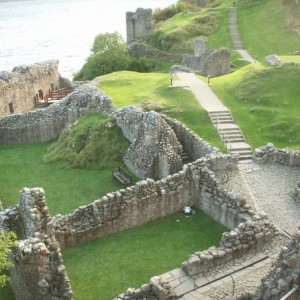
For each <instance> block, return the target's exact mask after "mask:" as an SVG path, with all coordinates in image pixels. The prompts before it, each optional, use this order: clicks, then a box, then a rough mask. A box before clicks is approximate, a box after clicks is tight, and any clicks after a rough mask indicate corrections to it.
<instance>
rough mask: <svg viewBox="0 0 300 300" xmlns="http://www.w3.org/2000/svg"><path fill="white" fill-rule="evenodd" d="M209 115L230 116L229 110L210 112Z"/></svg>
mask: <svg viewBox="0 0 300 300" xmlns="http://www.w3.org/2000/svg"><path fill="white" fill-rule="evenodd" d="M209 114H210V115H218V114H230V111H229V110H223V111H210V112H209Z"/></svg>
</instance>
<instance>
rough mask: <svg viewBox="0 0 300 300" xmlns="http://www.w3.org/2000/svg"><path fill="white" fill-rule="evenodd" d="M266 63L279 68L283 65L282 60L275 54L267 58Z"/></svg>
mask: <svg viewBox="0 0 300 300" xmlns="http://www.w3.org/2000/svg"><path fill="white" fill-rule="evenodd" d="M265 63H266V64H267V65H269V66H271V67H278V66H281V65H282V62H281V60H280V58H279V57H278V56H277V55H275V54H271V55H268V56H266V57H265Z"/></svg>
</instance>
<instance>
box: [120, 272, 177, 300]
mask: <svg viewBox="0 0 300 300" xmlns="http://www.w3.org/2000/svg"><path fill="white" fill-rule="evenodd" d="M140 299H143V300H157V299H159V300H172V299H174V297H172V294H171V292H170V287H164V286H162V283H161V279H160V277H159V276H154V277H152V278H151V280H150V283H149V284H144V285H142V286H141V287H140V288H138V289H135V288H129V289H127V291H126V292H125V293H123V294H121V295H119V296H118V297H117V299H116V300H140Z"/></svg>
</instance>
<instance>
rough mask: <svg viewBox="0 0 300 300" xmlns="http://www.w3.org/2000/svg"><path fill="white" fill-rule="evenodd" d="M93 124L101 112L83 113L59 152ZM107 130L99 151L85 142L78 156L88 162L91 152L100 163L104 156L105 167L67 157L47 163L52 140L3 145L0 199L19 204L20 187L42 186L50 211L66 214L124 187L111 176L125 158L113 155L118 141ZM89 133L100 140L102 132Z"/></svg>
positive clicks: (64, 139) (0, 156)
mask: <svg viewBox="0 0 300 300" xmlns="http://www.w3.org/2000/svg"><path fill="white" fill-rule="evenodd" d="M99 119H100V121H99ZM91 124H94V125H93V126H94V127H95V126H99V125H100V124H101V117H100V116H99V115H87V116H83V117H81V118H80V119H79V121H78V123H77V124H76V125H74V126H73V127H74V130H73V131H70V132H73V133H74V132H75V133H74V134H73V136H71V138H70V135H64V138H63V142H62V143H58V144H59V145H58V146H59V147H60V148H59V147H58V150H59V151H57V152H59V153H61V152H63V151H64V150H69V149H70V148H72V147H71V146H70V144H71V145H72V143H74V144H75V146H77V144H78V139H75V138H74V136H75V137H76V136H77V137H81V136H86V135H87V134H86V131H87V130H88V129H90V128H91V126H92V125H91ZM94 127H92V128H94ZM107 130H113V129H107ZM83 133H84V134H83ZM107 134H108V135H109V136H106V138H105V136H102V137H104V138H105V139H103V140H102V141H101V142H99V141H98V142H97V143H96V144H97V146H99V149H97V151H100V153H97V152H96V153H95V152H93V151H91V148H92V147H91V146H90V143H85V146H86V147H85V148H84V147H83V144H81V145H79V146H80V152H79V154H80V155H77V156H76V157H75V158H76V159H77V160H78V161H79V162H81V161H83V163H86V161H87V158H89V157H91V156H92V157H93V159H97V156H98V157H100V159H97V163H99V162H98V161H100V163H101V160H104V161H105V167H104V168H102V169H91V170H88V169H85V168H74V167H73V168H71V167H70V166H69V163H67V161H66V160H59V161H55V162H51V163H45V161H44V155H45V154H46V153H47V149H48V148H49V146H50V145H51V146H52V148H53V141H52V142H47V143H40V144H25V145H24V144H22V145H0V169H1V170H2V171H1V172H0V199H1V200H2V201H3V204H4V206H5V207H7V206H9V205H14V204H16V203H17V202H18V198H19V197H18V193H19V190H20V189H21V188H23V187H30V188H31V187H43V188H44V190H45V193H46V199H47V203H48V206H49V209H50V213H51V215H55V214H67V213H70V212H72V211H73V210H74V209H76V208H78V207H79V206H81V205H86V204H88V203H90V202H92V201H94V200H96V199H99V198H100V197H101V196H103V195H105V194H106V193H108V192H112V191H117V190H119V189H121V188H123V186H122V185H121V183H119V182H118V181H115V180H113V179H112V176H111V171H112V169H113V168H115V167H116V165H118V164H122V158H119V159H117V158H116V156H115V155H114V154H115V152H116V144H117V143H116V142H115V139H114V138H113V135H112V134H111V132H108V133H107ZM89 137H90V138H89V139H88V141H92V142H93V141H95V140H96V141H97V138H98V137H99V135H97V130H96V129H95V128H94V129H93V133H89ZM116 138H118V136H117V137H116ZM124 139H125V138H124ZM64 142H65V143H64ZM68 143H69V144H68ZM101 144H105V145H104V147H106V148H107V149H108V151H105V149H104V150H103V147H102V148H101V147H100V146H101ZM63 148H65V149H63ZM126 149H127V148H126ZM52 152H53V151H52ZM84 152H86V154H84ZM63 153H65V152H63ZM82 154H84V156H83V155H82ZM78 156H79V159H78ZM66 157H67V154H66ZM82 157H83V158H82ZM88 162H89V161H88Z"/></svg>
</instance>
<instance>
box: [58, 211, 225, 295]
mask: <svg viewBox="0 0 300 300" xmlns="http://www.w3.org/2000/svg"><path fill="white" fill-rule="evenodd" d="M226 230H227V229H226V228H225V227H223V226H222V225H220V224H218V223H216V222H214V221H213V220H212V219H210V218H209V217H208V216H207V215H205V214H204V213H203V212H201V211H198V210H197V213H196V214H195V215H193V216H191V217H186V216H184V215H183V214H181V213H178V214H175V215H172V216H169V217H166V218H163V219H161V220H157V221H154V222H152V223H150V224H147V225H143V226H140V227H138V228H134V229H130V230H126V231H124V232H121V233H118V234H114V235H111V236H108V237H104V238H100V239H97V240H95V241H91V242H88V243H85V244H83V245H78V246H76V247H72V248H69V249H65V250H63V259H64V264H65V266H66V269H67V271H68V275H69V277H70V280H71V284H72V289H73V292H74V299H78V300H80V299H89V300H93V299H94V300H98V299H101V300H108V299H109V300H111V299H113V298H114V297H115V296H117V295H119V294H120V293H123V292H125V291H126V290H127V288H128V287H135V288H137V287H140V286H141V285H142V284H144V283H148V282H149V280H150V278H151V277H152V276H154V275H160V274H163V273H165V272H167V271H170V270H172V269H174V268H180V267H181V263H182V262H183V261H185V260H187V258H188V257H189V255H190V254H192V253H194V252H196V251H200V250H204V249H207V248H208V247H210V246H212V245H218V242H219V241H220V239H221V235H222V233H223V232H224V231H226Z"/></svg>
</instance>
